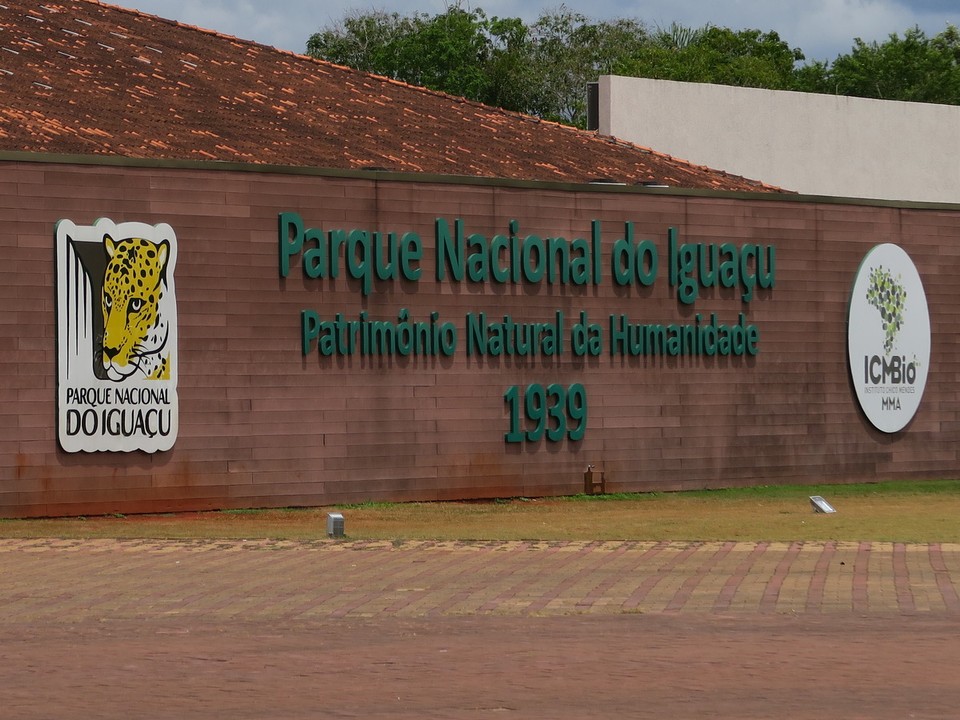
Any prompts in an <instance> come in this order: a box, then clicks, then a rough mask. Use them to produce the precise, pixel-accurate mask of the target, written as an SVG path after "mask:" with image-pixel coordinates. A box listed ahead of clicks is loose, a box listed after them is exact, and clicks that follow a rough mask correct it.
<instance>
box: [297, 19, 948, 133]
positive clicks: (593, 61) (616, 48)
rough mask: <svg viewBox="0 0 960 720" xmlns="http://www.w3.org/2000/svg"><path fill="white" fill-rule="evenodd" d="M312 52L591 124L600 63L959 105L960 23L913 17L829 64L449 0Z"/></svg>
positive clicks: (761, 41) (361, 24) (793, 52)
mask: <svg viewBox="0 0 960 720" xmlns="http://www.w3.org/2000/svg"><path fill="white" fill-rule="evenodd" d="M307 52H308V53H309V54H310V55H312V56H314V57H317V58H321V59H324V60H330V61H332V62H336V63H340V64H343V65H348V66H350V67H353V68H356V69H358V70H363V71H367V72H374V73H378V74H381V75H386V76H387V77H391V78H395V79H397V80H403V81H405V82H409V83H411V84H414V85H421V86H423V87H428V88H431V89H434V90H440V91H442V92H447V93H450V94H452V95H458V96H463V97H466V98H469V99H471V100H476V101H478V102H482V103H486V104H488V105H494V106H497V107H502V108H505V109H507V110H517V111H520V112H526V113H531V114H534V115H538V116H540V117H543V118H546V119H548V120H556V121H559V122H565V123H569V124H572V125H577V126H580V127H583V126H584V124H585V122H586V84H587V83H588V82H593V81H595V80H596V79H597V78H598V77H599V76H600V75H603V74H620V75H630V76H634V77H647V78H657V79H665V80H680V81H687V82H701V83H717V84H723V85H739V86H744V87H757V88H768V89H774V90H801V91H808V92H826V93H836V94H841V95H859V96H862V97H875V98H885V99H894V100H913V101H918V102H938V103H950V104H960V32H958V30H957V28H956V27H955V26H953V25H948V26H947V29H946V30H945V31H944V32H942V33H940V34H939V35H937V36H936V37H934V38H928V37H927V36H926V35H925V34H924V33H923V31H922V30H920V29H919V28H913V29H911V30H908V31H907V32H906V33H904V37H903V38H900V37H899V36H897V35H896V34H894V35H891V36H890V38H889V39H888V40H887V41H886V42H884V43H882V44H878V43H876V42H873V43H869V44H868V43H865V42H863V41H862V40H860V39H857V40H856V41H855V43H854V47H853V49H852V51H851V52H850V53H849V54H848V55H841V56H839V57H838V58H837V59H836V60H835V61H834V62H833V63H832V64H828V63H823V62H814V63H811V64H806V65H799V63H800V62H801V61H802V60H803V59H804V55H803V52H801V50H800V49H799V48H793V47H790V45H789V44H788V43H787V42H786V41H784V40H783V39H781V38H780V36H779V35H778V34H777V33H776V32H772V31H771V32H762V31H761V30H756V29H754V30H736V31H735V30H731V29H730V28H722V27H714V26H711V25H707V26H705V27H702V28H696V29H694V28H688V27H684V26H682V25H677V24H676V23H674V24H673V25H671V26H670V27H668V28H665V29H659V30H657V31H656V32H651V31H650V30H648V29H647V27H646V26H645V25H644V24H643V23H642V22H640V21H639V20H630V19H618V20H612V21H603V22H593V21H591V20H589V19H588V18H587V17H586V16H584V15H582V14H580V13H577V12H573V11H571V10H570V9H569V8H567V7H565V6H562V5H561V6H560V8H559V9H558V10H555V11H548V12H544V13H542V14H541V15H540V17H539V18H538V19H537V21H536V22H535V23H533V24H532V25H529V26H528V25H526V24H524V22H523V21H522V20H520V19H519V18H498V17H493V18H488V17H487V16H486V14H485V13H484V12H483V10H481V9H479V8H478V9H475V10H465V9H463V8H462V7H461V6H460V4H459V3H458V4H453V5H448V6H447V9H446V10H445V11H444V12H442V13H439V14H437V15H433V16H431V15H426V14H414V15H410V16H403V15H399V14H398V13H387V12H383V11H372V12H368V13H362V14H352V15H349V16H347V17H346V18H345V19H344V20H343V22H342V23H340V24H338V25H336V26H334V27H332V28H327V29H325V30H322V31H321V32H318V33H315V34H314V35H312V36H311V37H310V39H309V40H308V41H307Z"/></svg>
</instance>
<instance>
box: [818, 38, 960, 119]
mask: <svg viewBox="0 0 960 720" xmlns="http://www.w3.org/2000/svg"><path fill="white" fill-rule="evenodd" d="M812 74H813V73H809V74H808V75H812ZM807 79H808V80H813V78H810V77H808V78H807ZM801 89H804V90H813V91H816V92H826V93H836V94H837V95H856V96H858V97H867V98H878V99H882V100H906V101H910V102H928V103H942V104H946V105H960V32H958V30H957V28H956V27H955V26H953V25H948V26H947V29H946V30H944V31H943V32H942V33H940V34H939V35H937V36H936V37H933V38H928V37H927V36H926V34H925V33H924V32H923V30H921V29H920V28H918V27H914V28H911V29H909V30H907V31H906V32H905V33H904V35H903V37H902V38H901V37H899V36H898V35H897V34H896V33H894V34H893V35H891V36H890V37H889V39H888V40H887V41H886V42H884V43H876V42H872V43H865V42H864V41H863V40H861V39H860V38H857V39H856V40H855V41H854V45H853V49H852V50H851V52H850V54H848V55H841V56H839V57H838V58H837V59H836V60H834V62H833V64H832V65H831V66H829V67H826V66H823V67H822V68H821V69H820V77H818V78H816V79H815V81H813V82H808V83H807V84H806V85H805V86H804V87H802V88H801Z"/></svg>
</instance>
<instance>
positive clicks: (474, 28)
mask: <svg viewBox="0 0 960 720" xmlns="http://www.w3.org/2000/svg"><path fill="white" fill-rule="evenodd" d="M527 38H528V33H527V29H526V26H525V25H524V24H523V22H522V21H521V20H520V19H519V18H496V17H494V18H492V19H488V18H487V17H486V15H485V13H484V12H483V10H480V9H477V10H464V9H462V8H461V7H460V6H459V5H450V6H448V7H447V9H446V11H445V12H443V13H439V14H437V15H434V16H430V15H425V14H415V15H412V16H408V17H404V16H401V15H399V14H397V13H385V12H381V11H374V12H370V13H365V14H354V15H351V16H349V17H347V18H346V19H345V20H344V21H343V23H342V24H340V25H338V26H336V27H333V28H328V29H326V30H323V31H321V32H319V33H315V34H314V35H312V36H310V39H309V40H308V41H307V53H308V54H310V55H312V56H313V57H317V58H320V59H323V60H329V61H331V62H335V63H339V64H342V65H347V66H349V67H353V68H356V69H357V70H363V71H367V72H374V73H378V74H381V75H386V76H387V77H390V78H393V79H396V80H403V81H404V82H408V83H411V84H413V85H420V86H422V87H427V88H430V89H432V90H440V91H442V92H447V93H450V94H452V95H458V96H463V97H467V98H470V99H472V100H478V101H480V102H484V103H489V104H494V105H498V106H500V107H505V108H507V109H513V110H527V109H528V105H529V103H530V101H529V95H530V92H531V87H532V83H531V78H532V76H531V75H530V72H529V63H528V62H527V60H528V51H527V47H526V46H527V42H528V40H527Z"/></svg>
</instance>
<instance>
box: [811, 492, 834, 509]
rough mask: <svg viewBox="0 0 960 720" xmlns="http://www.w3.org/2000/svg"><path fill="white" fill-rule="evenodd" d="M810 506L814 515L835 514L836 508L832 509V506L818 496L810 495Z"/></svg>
mask: <svg viewBox="0 0 960 720" xmlns="http://www.w3.org/2000/svg"><path fill="white" fill-rule="evenodd" d="M810 504H811V505H813V511H814V512H815V513H835V512H836V508H834V507H833V505H831V504H830V503H828V502H827V501H826V500H824V499H823V498H822V497H820V496H819V495H811V496H810Z"/></svg>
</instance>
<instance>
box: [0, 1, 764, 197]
mask: <svg viewBox="0 0 960 720" xmlns="http://www.w3.org/2000/svg"><path fill="white" fill-rule="evenodd" d="M0 151H26V152H43V153H58V154H71V155H111V156H123V157H131V158H150V159H180V160H218V161H230V162H247V163H266V164H273V165H290V166H311V167H321V168H334V169H363V168H368V169H369V168H376V169H384V170H391V171H396V172H413V173H428V174H441V175H465V176H478V177H493V178H511V179H521V180H546V181H558V182H590V181H593V180H596V179H598V178H603V179H606V180H608V181H614V182H623V183H628V184H634V183H641V182H656V183H658V184H665V185H670V186H672V187H681V188H711V189H717V190H735V191H741V190H745V191H773V190H777V188H772V187H770V186H767V185H764V184H763V183H759V182H756V181H752V180H746V179H744V178H741V177H738V176H734V175H729V174H727V173H724V172H721V171H717V170H712V169H709V168H705V167H703V166H698V165H694V164H691V163H687V162H684V161H681V160H678V159H676V158H672V157H670V156H668V155H665V154H662V153H657V152H654V151H652V150H649V149H646V148H642V147H639V146H636V145H633V144H630V143H626V142H622V141H618V140H615V139H613V138H609V137H604V136H600V135H598V134H596V133H594V132H588V131H585V130H578V129H575V128H570V127H566V126H563V125H559V124H556V123H550V122H545V121H541V120H539V119H538V118H535V117H531V116H528V115H523V114H520V113H515V112H508V111H505V110H500V109H497V108H492V107H489V106H485V105H482V104H480V103H476V102H472V101H468V100H464V99H463V98H457V97H452V96H450V95H445V94H443V93H439V92H434V91H430V90H425V89H423V88H418V87H414V86H411V85H407V84H405V83H402V82H397V81H394V80H390V79H388V78H384V77H380V76H377V75H371V74H369V73H363V72H359V71H356V70H353V69H350V68H346V67H341V66H338V65H334V64H331V63H328V62H324V61H320V60H315V59H313V58H310V57H306V56H301V55H297V54H294V53H291V52H287V51H283V50H277V49H275V48H271V47H267V46H265V45H260V44H257V43H254V42H250V41H246V40H239V39H237V38H233V37H229V36H226V35H222V34H219V33H216V32H212V31H209V30H202V29H200V28H196V27H191V26H188V25H183V24H180V23H177V22H174V21H171V20H164V19H162V18H158V17H156V16H153V15H147V14H145V13H141V12H138V11H134V10H126V9H124V8H120V7H116V6H113V5H107V4H103V3H100V2H96V1H95V0H59V1H57V0H46V1H44V0H41V2H40V3H39V4H38V3H37V2H36V0H0Z"/></svg>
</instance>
